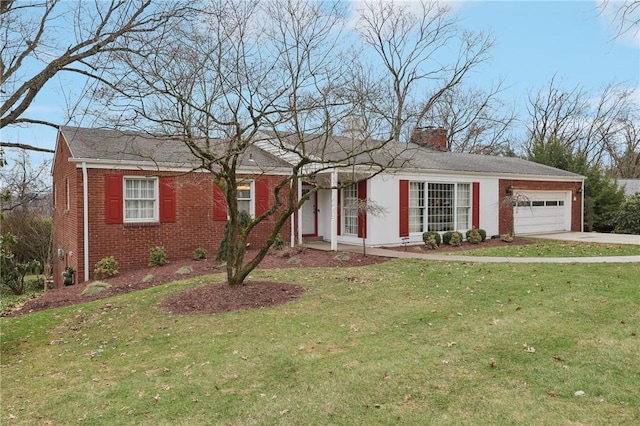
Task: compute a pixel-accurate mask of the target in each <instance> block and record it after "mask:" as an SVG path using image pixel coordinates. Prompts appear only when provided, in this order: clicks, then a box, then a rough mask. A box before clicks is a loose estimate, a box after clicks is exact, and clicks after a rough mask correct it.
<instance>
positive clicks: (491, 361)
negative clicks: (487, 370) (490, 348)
mask: <svg viewBox="0 0 640 426" xmlns="http://www.w3.org/2000/svg"><path fill="white" fill-rule="evenodd" d="M489 367H491V368H496V367H497V364H496V360H495V359H493V358H491V359H490V360H489Z"/></svg>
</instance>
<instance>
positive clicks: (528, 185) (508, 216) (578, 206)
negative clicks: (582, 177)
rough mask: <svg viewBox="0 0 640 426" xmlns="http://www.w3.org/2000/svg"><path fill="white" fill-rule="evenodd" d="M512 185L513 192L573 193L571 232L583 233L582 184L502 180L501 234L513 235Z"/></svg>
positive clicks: (500, 186)
mask: <svg viewBox="0 0 640 426" xmlns="http://www.w3.org/2000/svg"><path fill="white" fill-rule="evenodd" d="M509 185H511V186H512V187H513V191H514V192H516V191H571V231H574V232H581V231H582V193H581V192H580V191H581V188H582V182H581V181H576V182H558V181H535V180H512V179H500V180H499V183H498V194H499V196H500V205H499V209H498V229H499V233H500V234H507V233H513V205H512V203H511V199H510V195H509V194H508V193H507V188H508V187H509Z"/></svg>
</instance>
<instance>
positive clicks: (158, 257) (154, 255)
mask: <svg viewBox="0 0 640 426" xmlns="http://www.w3.org/2000/svg"><path fill="white" fill-rule="evenodd" d="M168 262H169V261H168V260H167V252H166V251H165V250H164V247H160V246H156V247H151V248H150V249H149V266H162V265H166V264H167V263H168Z"/></svg>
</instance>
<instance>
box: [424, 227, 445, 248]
mask: <svg viewBox="0 0 640 426" xmlns="http://www.w3.org/2000/svg"><path fill="white" fill-rule="evenodd" d="M431 238H433V239H434V240H435V242H436V245H438V246H439V245H440V244H441V243H442V237H440V233H438V232H436V231H427V232H425V233H423V234H422V241H424V243H425V244H427V241H429V240H430V239H431ZM427 245H429V244H427Z"/></svg>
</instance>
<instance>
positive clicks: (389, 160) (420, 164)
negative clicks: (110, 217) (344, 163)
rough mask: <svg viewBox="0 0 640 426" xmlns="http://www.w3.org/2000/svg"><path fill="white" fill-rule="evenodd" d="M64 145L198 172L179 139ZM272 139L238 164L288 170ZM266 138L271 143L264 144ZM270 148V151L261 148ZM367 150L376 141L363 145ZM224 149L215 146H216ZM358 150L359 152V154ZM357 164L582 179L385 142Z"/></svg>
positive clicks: (75, 134) (92, 139)
mask: <svg viewBox="0 0 640 426" xmlns="http://www.w3.org/2000/svg"><path fill="white" fill-rule="evenodd" d="M60 130H61V132H62V134H63V135H64V137H65V139H66V140H67V142H68V143H69V147H70V149H71V152H72V155H73V157H74V158H82V159H94V160H106V161H114V162H116V161H150V162H155V163H158V164H163V163H165V164H173V165H175V164H183V165H185V166H189V167H198V166H199V165H200V160H198V159H197V158H196V157H195V156H194V155H193V154H192V153H191V151H190V150H189V148H188V147H187V146H186V145H185V144H184V143H183V142H181V141H179V140H171V139H168V138H159V137H154V136H153V135H147V134H143V133H129V132H127V133H125V132H121V131H117V130H111V129H89V128H78V127H61V128H60ZM274 136H275V134H273V133H268V132H262V133H261V136H260V137H262V138H263V139H262V140H261V141H260V142H259V144H256V145H259V146H261V147H263V148H265V149H261V148H259V147H258V146H256V145H253V146H251V147H250V149H249V150H248V151H247V152H246V153H245V155H244V157H243V159H242V165H259V166H261V167H287V166H288V163H287V162H286V161H285V160H289V161H291V158H295V155H293V157H291V156H289V155H291V154H289V155H285V154H284V153H285V151H283V150H279V148H278V146H282V145H283V144H284V145H285V146H289V147H294V146H295V147H299V146H300V140H299V138H298V136H296V135H288V136H282V135H280V138H279V139H278V140H276V138H275V137H274ZM269 138H271V142H270V141H269ZM269 143H271V144H272V145H273V148H274V149H268V147H267V146H266V145H265V144H269ZM366 143H367V144H370V145H371V146H372V147H375V146H378V145H377V144H381V143H382V142H381V141H375V140H371V141H368V142H366ZM304 144H305V150H306V152H307V153H310V154H312V155H313V156H315V157H316V158H321V159H323V160H324V161H341V160H343V159H344V158H345V152H348V151H350V150H351V149H353V147H354V141H353V139H352V138H349V137H343V136H333V137H328V138H324V137H320V136H317V135H315V136H314V135H305V139H304ZM222 146H224V145H223V144H220V147H222ZM359 148H360V147H358V150H359V151H360V150H361V149H359ZM355 163H356V164H371V163H378V164H389V165H392V166H394V167H397V168H401V169H412V170H423V171H430V172H449V173H451V172H457V173H461V174H464V173H483V174H496V175H519V176H522V175H524V176H527V175H530V176H542V177H550V178H552V177H558V178H565V179H566V178H576V179H577V180H579V179H581V178H582V176H580V175H578V174H575V173H571V172H567V171H564V170H560V169H556V168H554V167H549V166H545V165H542V164H538V163H534V162H531V161H527V160H522V159H520V158H515V157H496V156H490V155H476V154H462V153H455V152H443V151H439V150H435V149H431V148H428V147H425V146H422V145H418V144H414V143H388V144H385V145H384V148H383V149H375V150H372V151H371V152H366V153H362V154H359V155H358V156H356V160H355Z"/></svg>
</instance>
